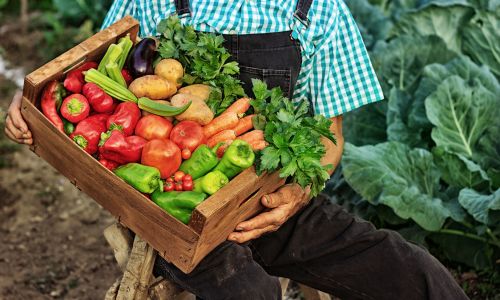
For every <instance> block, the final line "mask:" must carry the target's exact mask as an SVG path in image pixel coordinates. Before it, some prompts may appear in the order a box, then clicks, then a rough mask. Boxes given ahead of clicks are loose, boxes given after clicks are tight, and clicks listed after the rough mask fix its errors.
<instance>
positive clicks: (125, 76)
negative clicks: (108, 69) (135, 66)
mask: <svg viewBox="0 0 500 300" xmlns="http://www.w3.org/2000/svg"><path fill="white" fill-rule="evenodd" d="M122 76H123V79H125V82H126V83H127V86H129V85H130V83H131V82H132V81H133V80H134V78H132V75H130V72H129V71H127V70H126V69H122Z"/></svg>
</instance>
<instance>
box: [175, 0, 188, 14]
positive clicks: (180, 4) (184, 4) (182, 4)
mask: <svg viewBox="0 0 500 300" xmlns="http://www.w3.org/2000/svg"><path fill="white" fill-rule="evenodd" d="M174 3H175V10H176V12H177V15H178V16H179V18H181V17H183V16H185V15H190V14H191V10H190V9H189V0H174Z"/></svg>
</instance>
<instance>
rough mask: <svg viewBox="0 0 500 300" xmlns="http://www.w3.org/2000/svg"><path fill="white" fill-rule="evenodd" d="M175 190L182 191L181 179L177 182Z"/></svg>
mask: <svg viewBox="0 0 500 300" xmlns="http://www.w3.org/2000/svg"><path fill="white" fill-rule="evenodd" d="M175 190H176V191H182V190H183V189H182V182H181V181H178V182H176V183H175Z"/></svg>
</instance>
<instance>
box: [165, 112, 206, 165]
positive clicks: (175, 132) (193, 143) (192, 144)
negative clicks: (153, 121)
mask: <svg viewBox="0 0 500 300" xmlns="http://www.w3.org/2000/svg"><path fill="white" fill-rule="evenodd" d="M170 140H171V141H172V142H174V143H175V144H177V146H179V148H180V149H182V150H184V149H189V151H191V152H193V151H194V150H195V149H196V148H197V147H198V146H199V145H201V144H203V143H205V136H204V135H203V128H202V127H201V125H200V124H198V123H196V122H193V121H181V122H179V123H177V125H175V126H174V128H173V129H172V132H171V133H170ZM188 173H189V172H188Z"/></svg>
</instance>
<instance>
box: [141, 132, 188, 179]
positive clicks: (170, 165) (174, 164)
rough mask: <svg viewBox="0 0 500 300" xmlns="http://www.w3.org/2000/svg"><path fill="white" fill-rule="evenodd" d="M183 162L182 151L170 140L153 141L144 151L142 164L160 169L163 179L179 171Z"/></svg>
mask: <svg viewBox="0 0 500 300" xmlns="http://www.w3.org/2000/svg"><path fill="white" fill-rule="evenodd" d="M181 161H182V158H181V150H180V149H179V147H177V145H176V144H175V143H174V142H172V141H170V140H160V139H156V140H151V141H149V142H148V143H147V144H146V145H145V146H144V148H143V149H142V157H141V163H142V164H144V165H147V166H153V167H156V168H158V169H159V170H160V173H161V178H167V177H169V176H170V175H172V174H173V173H174V172H175V171H177V170H178V169H179V166H180V165H181Z"/></svg>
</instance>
